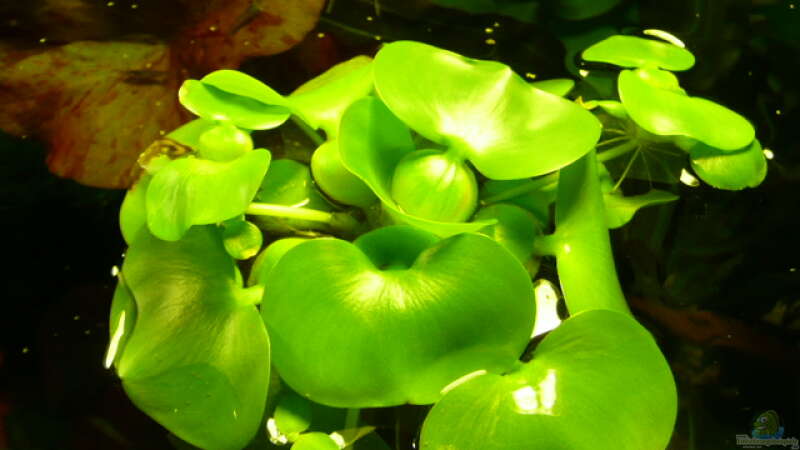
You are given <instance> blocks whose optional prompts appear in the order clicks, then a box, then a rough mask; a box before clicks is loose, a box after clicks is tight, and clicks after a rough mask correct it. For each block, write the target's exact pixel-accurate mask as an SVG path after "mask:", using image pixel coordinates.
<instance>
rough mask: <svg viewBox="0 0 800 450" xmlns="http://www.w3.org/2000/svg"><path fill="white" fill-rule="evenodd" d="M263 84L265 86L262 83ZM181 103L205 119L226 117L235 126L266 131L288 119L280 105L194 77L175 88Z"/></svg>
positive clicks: (286, 113) (223, 118)
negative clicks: (226, 89) (221, 87)
mask: <svg viewBox="0 0 800 450" xmlns="http://www.w3.org/2000/svg"><path fill="white" fill-rule="evenodd" d="M265 87H266V86H265ZM178 98H179V99H180V101H181V104H182V105H183V106H184V107H185V108H186V109H188V110H189V111H191V112H192V113H193V114H195V115H197V116H200V117H202V118H204V119H206V120H227V121H230V122H231V123H233V124H234V125H236V126H237V127H242V128H247V129H250V130H267V129H270V128H276V127H278V126H280V125H281V124H282V123H283V122H286V119H288V118H289V115H290V113H289V110H288V109H287V108H285V107H283V106H275V105H271V104H265V103H262V102H260V101H258V100H256V99H253V98H251V97H243V96H240V95H236V94H231V93H230V92H226V91H223V90H222V89H219V88H217V87H215V86H213V85H210V84H206V83H204V82H202V81H197V80H186V81H184V82H183V85H182V86H181V88H180V89H179V90H178Z"/></svg>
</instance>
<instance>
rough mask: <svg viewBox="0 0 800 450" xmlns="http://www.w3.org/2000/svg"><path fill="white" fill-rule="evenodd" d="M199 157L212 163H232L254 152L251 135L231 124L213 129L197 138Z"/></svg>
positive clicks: (222, 124)
mask: <svg viewBox="0 0 800 450" xmlns="http://www.w3.org/2000/svg"><path fill="white" fill-rule="evenodd" d="M196 149H197V155H198V156H199V157H200V158H203V159H210V160H212V161H222V162H225V161H232V160H234V159H236V158H238V157H240V156H242V155H244V154H245V153H247V152H249V151H251V150H253V140H252V139H251V138H250V134H249V133H247V132H245V131H243V130H241V129H239V128H237V127H235V126H233V125H231V124H229V123H221V124H218V125H217V126H215V127H211V128H210V129H208V130H206V131H205V132H203V134H201V135H200V136H198V138H197V147H196Z"/></svg>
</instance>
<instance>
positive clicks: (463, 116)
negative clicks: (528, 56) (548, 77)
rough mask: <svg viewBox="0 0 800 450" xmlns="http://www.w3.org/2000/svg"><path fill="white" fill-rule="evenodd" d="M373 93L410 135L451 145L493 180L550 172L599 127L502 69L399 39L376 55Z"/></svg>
mask: <svg viewBox="0 0 800 450" xmlns="http://www.w3.org/2000/svg"><path fill="white" fill-rule="evenodd" d="M373 72H374V77H375V88H376V90H377V91H378V94H379V95H380V97H381V99H382V100H383V101H384V102H385V103H386V106H388V107H389V109H390V110H391V111H392V112H393V113H394V114H395V115H396V116H397V117H399V118H400V119H401V120H402V121H403V122H405V123H406V124H408V126H410V127H411V128H412V129H413V130H414V131H416V132H418V133H420V134H421V135H423V136H424V137H426V138H427V139H430V140H431V141H434V142H436V143H439V144H442V145H445V146H448V147H454V148H457V149H458V150H459V151H461V152H463V154H464V155H465V156H466V157H467V159H469V160H470V161H471V162H472V163H473V164H474V165H475V167H476V168H477V169H478V170H479V171H480V172H481V173H483V174H484V175H486V176H487V177H489V178H492V179H514V178H526V177H531V176H536V175H541V174H544V173H548V172H552V171H554V170H557V169H559V168H561V167H563V166H565V165H567V164H569V163H570V162H572V161H575V160H576V159H578V158H579V157H581V156H582V155H583V154H585V153H586V152H588V151H589V150H591V149H592V148H593V147H594V144H595V143H596V142H597V139H598V138H599V137H600V122H598V121H597V119H595V117H594V116H593V115H592V114H591V113H589V112H588V111H586V110H585V109H583V108H581V107H580V106H578V105H576V104H574V103H572V102H570V101H568V100H565V99H563V98H560V97H558V96H555V95H552V94H550V93H548V92H545V91H542V90H540V89H536V88H533V87H531V86H530V85H529V84H528V83H526V82H525V81H524V80H523V79H522V78H520V77H519V76H517V75H516V74H515V73H514V72H513V71H512V70H511V69H510V68H509V67H508V66H506V65H504V64H501V63H498V62H494V61H482V60H476V59H470V58H466V57H463V56H461V55H458V54H455V53H452V52H449V51H446V50H442V49H439V48H436V47H432V46H430V45H426V44H422V43H419V42H411V41H398V42H393V43H391V44H387V45H385V46H384V47H383V48H382V49H381V50H380V51H379V52H378V54H377V55H376V56H375V62H374V69H373Z"/></svg>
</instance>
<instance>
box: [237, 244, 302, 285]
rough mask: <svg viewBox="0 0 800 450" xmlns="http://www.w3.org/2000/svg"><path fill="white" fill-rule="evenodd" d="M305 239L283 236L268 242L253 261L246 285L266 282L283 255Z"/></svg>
mask: <svg viewBox="0 0 800 450" xmlns="http://www.w3.org/2000/svg"><path fill="white" fill-rule="evenodd" d="M307 240H308V239H306V238H285V239H278V240H277V241H275V242H273V243H271V244H269V245H268V246H267V248H265V249H264V251H262V252H261V253H259V255H258V257H257V258H256V260H255V261H254V262H253V266H252V267H251V268H250V275H249V276H248V277H247V285H248V286H252V285H254V284H261V285H264V284H266V282H267V276H268V275H269V273H270V272H271V271H272V269H273V268H274V267H275V266H276V265H277V264H278V261H280V259H281V258H282V257H283V255H285V254H286V252H288V251H289V250H291V249H293V248H295V247H296V246H297V245H299V244H302V243H303V242H305V241H307Z"/></svg>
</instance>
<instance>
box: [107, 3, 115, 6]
mask: <svg viewBox="0 0 800 450" xmlns="http://www.w3.org/2000/svg"><path fill="white" fill-rule="evenodd" d="M114 5H115V3H114V2H108V3H106V6H114Z"/></svg>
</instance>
